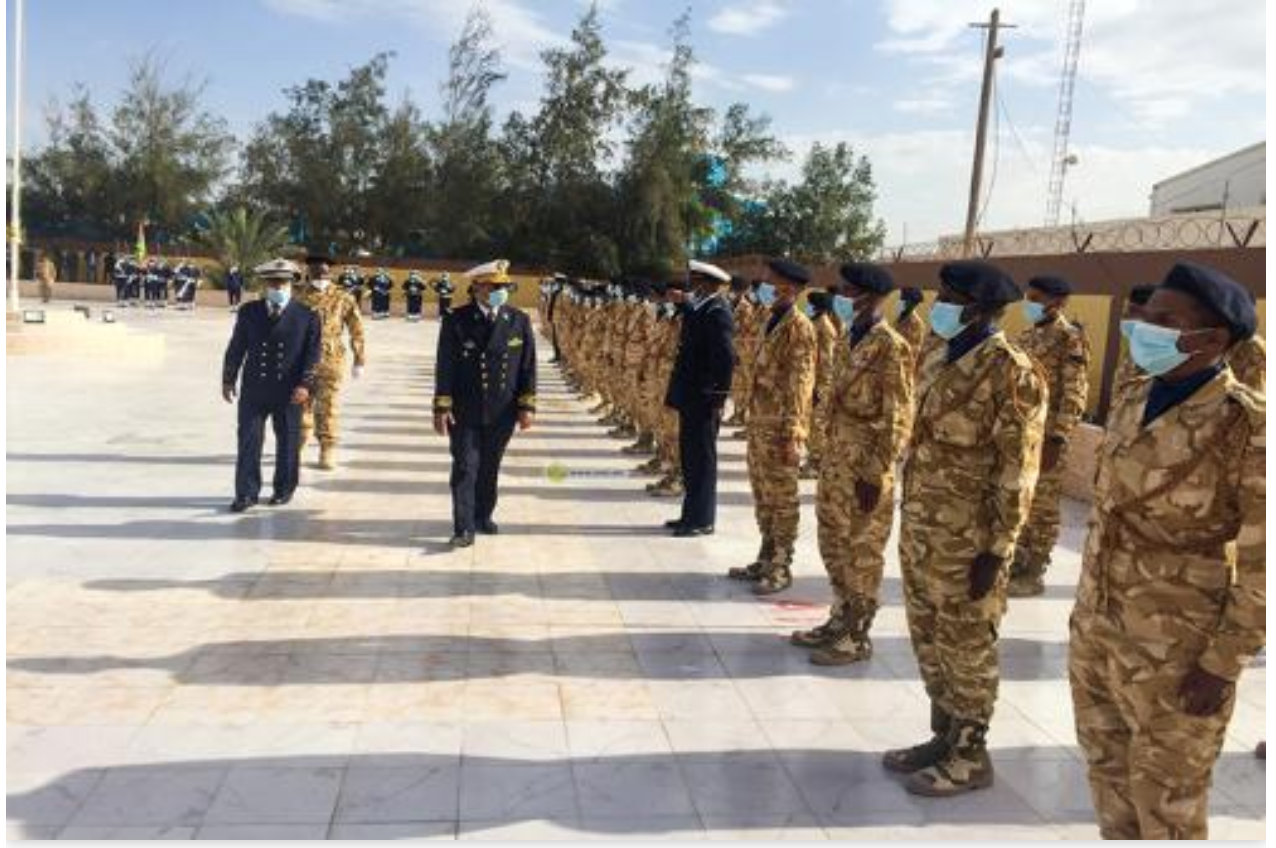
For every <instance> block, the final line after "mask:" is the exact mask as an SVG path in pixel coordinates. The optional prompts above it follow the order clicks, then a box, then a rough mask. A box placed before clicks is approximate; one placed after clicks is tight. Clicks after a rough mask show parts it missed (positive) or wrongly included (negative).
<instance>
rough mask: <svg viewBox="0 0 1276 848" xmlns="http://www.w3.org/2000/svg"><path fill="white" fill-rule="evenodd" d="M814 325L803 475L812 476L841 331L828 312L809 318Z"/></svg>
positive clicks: (817, 462)
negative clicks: (812, 386)
mask: <svg viewBox="0 0 1276 848" xmlns="http://www.w3.org/2000/svg"><path fill="white" fill-rule="evenodd" d="M811 323H812V325H813V326H814V327H815V342H816V345H815V391H814V394H813V395H812V398H811V423H810V425H809V432H810V436H809V438H808V441H807V445H806V452H807V467H806V469H805V471H806V475H805V476H807V477H810V478H814V477H817V476H818V474H819V468H820V457H821V456H822V455H823V452H824V427H825V422H826V421H827V418H828V416H827V414H826V412H825V406H826V399H827V398H828V395H829V388H830V387H831V386H832V384H833V355H834V354H833V352H834V350H835V348H836V347H837V343H838V337H839V336H840V335H841V324H840V323H839V322H838V321H837V319H836V318H834V317H833V316H832V315H831V314H829V313H827V312H825V313H822V314H820V315H818V316H816V317H815V318H814V319H813V320H812V321H811Z"/></svg>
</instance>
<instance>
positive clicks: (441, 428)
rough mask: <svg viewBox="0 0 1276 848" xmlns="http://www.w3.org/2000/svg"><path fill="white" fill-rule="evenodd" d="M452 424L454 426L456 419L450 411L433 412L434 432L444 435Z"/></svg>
mask: <svg viewBox="0 0 1276 848" xmlns="http://www.w3.org/2000/svg"><path fill="white" fill-rule="evenodd" d="M454 426H456V419H455V418H453V417H452V413H450V412H436V413H434V432H436V433H438V434H439V435H440V436H446V435H447V434H448V432H449V431H451V429H452V428H453V427H454Z"/></svg>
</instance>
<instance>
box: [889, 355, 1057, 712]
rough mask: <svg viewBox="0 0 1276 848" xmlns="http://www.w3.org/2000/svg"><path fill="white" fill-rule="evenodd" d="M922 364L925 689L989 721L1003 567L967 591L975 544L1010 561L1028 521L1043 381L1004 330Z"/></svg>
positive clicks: (909, 575) (909, 587) (915, 446)
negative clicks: (953, 355) (950, 358)
mask: <svg viewBox="0 0 1276 848" xmlns="http://www.w3.org/2000/svg"><path fill="white" fill-rule="evenodd" d="M946 352H947V351H946V349H945V348H944V347H935V348H933V349H932V350H931V351H930V353H929V355H928V356H927V358H926V360H925V361H924V362H923V363H922V365H921V373H920V377H919V380H918V386H917V402H916V403H917V414H916V416H915V420H914V424H913V435H912V440H911V444H910V448H909V456H908V460H907V462H906V464H905V466H904V473H903V500H902V504H901V508H900V541H899V554H900V566H901V571H902V573H903V582H904V601H905V612H906V613H907V617H908V627H909V633H910V636H911V638H912V643H913V650H914V653H915V654H916V656H917V664H918V667H919V668H920V670H921V676H922V681H923V683H924V684H925V687H926V692H927V694H928V695H929V696H930V698H931V700H932V702H934V703H935V704H936V705H937V706H938V707H939V708H940V709H942V710H943V711H944V712H945V713H946V714H948V715H949V716H952V717H953V718H954V719H955V720H968V721H973V722H976V723H979V724H983V725H987V724H988V720H989V719H990V718H991V716H992V712H993V705H994V703H995V701H996V697H997V685H998V679H999V674H998V664H997V626H998V624H999V623H1000V621H1001V616H1002V614H1003V613H1004V612H1005V586H1006V574H1007V570H1006V569H1005V568H1004V567H1003V569H1002V571H1001V573H1000V576H999V577H998V579H997V581H996V583H995V584H994V586H993V588H992V590H991V591H990V592H989V593H988V594H987V595H985V596H984V597H983V598H982V599H980V600H979V601H971V600H970V599H969V594H968V592H969V585H970V580H969V569H970V564H971V561H972V560H973V559H974V557H975V556H976V555H977V554H980V553H991V554H993V555H995V556H996V557H998V558H1000V559H1001V561H1002V563H1003V566H1004V565H1006V564H1008V563H1009V561H1010V558H1011V555H1012V553H1013V551H1014V547H1015V543H1016V541H1017V539H1018V536H1019V533H1020V531H1021V529H1022V527H1023V524H1024V522H1025V521H1026V520H1027V516H1028V510H1029V506H1030V501H1031V496H1032V490H1033V487H1034V486H1035V485H1036V481H1037V469H1038V462H1039V459H1040V454H1041V439H1042V432H1043V430H1044V428H1045V418H1046V390H1045V385H1044V380H1043V379H1042V378H1041V376H1040V375H1039V374H1038V372H1037V369H1036V366H1035V365H1034V364H1033V362H1032V360H1031V359H1030V358H1029V357H1028V356H1027V354H1025V353H1023V352H1022V351H1020V350H1019V349H1018V348H1016V347H1014V346H1013V345H1011V344H1010V342H1009V341H1008V340H1007V339H1006V336H1005V334H1004V333H1002V332H1000V331H998V332H996V333H994V334H993V335H992V336H991V337H989V338H988V339H986V340H985V341H983V342H982V343H981V344H979V345H978V346H977V347H976V348H974V349H973V350H971V351H969V352H967V353H966V355H965V356H963V357H961V358H960V359H958V360H957V361H956V362H953V363H949V362H947V358H946Z"/></svg>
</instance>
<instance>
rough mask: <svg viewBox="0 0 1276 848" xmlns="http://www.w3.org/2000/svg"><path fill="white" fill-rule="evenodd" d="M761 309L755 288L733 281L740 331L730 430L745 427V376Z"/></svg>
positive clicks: (734, 278)
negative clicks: (755, 313) (757, 314)
mask: <svg viewBox="0 0 1276 848" xmlns="http://www.w3.org/2000/svg"><path fill="white" fill-rule="evenodd" d="M757 309H758V304H757V301H755V300H754V298H753V286H752V285H750V283H749V281H748V280H746V279H745V278H744V277H741V276H738V275H732V277H731V321H732V324H733V325H734V326H735V328H736V334H735V336H734V339H733V341H734V344H735V356H736V368H735V371H733V372H732V374H731V407H732V409H731V417H730V418H729V419H727V420H726V421H725V422H723V423H724V424H726V425H727V426H729V427H742V426H744V423H745V419H744V408H745V406H746V405H747V404H746V402H745V396H744V390H745V386H746V383H747V381H748V375H747V374H746V373H745V371H746V369H747V367H748V364H749V361H750V359H751V357H752V354H753V345H754V343H755V341H756V337H755V336H754V335H753V331H754V329H755V324H754V321H753V313H754V311H755V310H757Z"/></svg>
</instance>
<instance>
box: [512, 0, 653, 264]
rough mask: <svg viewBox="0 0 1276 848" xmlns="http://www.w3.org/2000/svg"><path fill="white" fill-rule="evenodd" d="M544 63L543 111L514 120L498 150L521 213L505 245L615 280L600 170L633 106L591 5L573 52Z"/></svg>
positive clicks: (555, 53) (608, 196) (610, 207)
mask: <svg viewBox="0 0 1276 848" xmlns="http://www.w3.org/2000/svg"><path fill="white" fill-rule="evenodd" d="M541 59H542V61H543V62H544V63H545V94H544V96H543V97H542V98H541V102H540V109H539V110H538V111H537V113H536V114H535V115H534V116H533V117H532V118H531V119H530V120H527V119H524V118H523V116H522V115H519V114H517V113H515V114H513V115H511V116H510V118H509V120H507V121H506V124H505V131H504V137H503V139H502V144H501V151H502V155H503V159H504V168H505V177H506V196H507V199H506V202H507V204H508V208H511V209H515V210H517V214H515V215H512V216H510V217H508V218H506V219H505V220H507V221H509V222H510V223H511V225H512V226H510V227H508V229H507V232H508V235H507V237H506V241H507V243H508V247H509V250H510V252H511V254H512V255H514V256H517V257H524V256H525V257H528V258H532V257H535V261H538V262H548V263H550V264H552V265H553V266H554V267H556V268H560V269H562V270H563V271H565V272H567V273H569V274H574V275H587V276H599V277H603V276H610V275H612V274H615V273H616V272H617V271H618V270H619V267H618V251H617V249H616V246H615V241H614V228H613V221H614V207H615V201H614V193H613V192H612V190H611V186H610V185H609V183H608V180H607V178H606V176H605V174H604V170H603V169H604V166H605V164H606V163H607V162H608V161H609V160H610V159H611V157H612V155H613V153H614V146H613V141H612V131H613V130H614V129H615V128H616V126H617V125H618V124H619V121H620V119H621V116H622V110H623V109H624V107H625V105H626V103H627V101H628V90H627V89H626V88H625V78H626V76H627V71H624V70H620V69H616V68H612V67H609V66H608V64H607V48H606V46H605V45H604V43H603V38H602V25H601V23H600V21H599V18H598V7H597V5H596V4H593V3H591V4H590V5H589V6H588V7H587V8H586V9H585V11H584V12H583V13H582V14H581V17H580V19H579V20H578V21H577V23H576V26H575V27H574V28H573V29H572V33H571V44H570V46H569V47H565V48H555V49H551V50H546V51H544V52H543V53H542V54H541ZM503 211H504V209H503Z"/></svg>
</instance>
